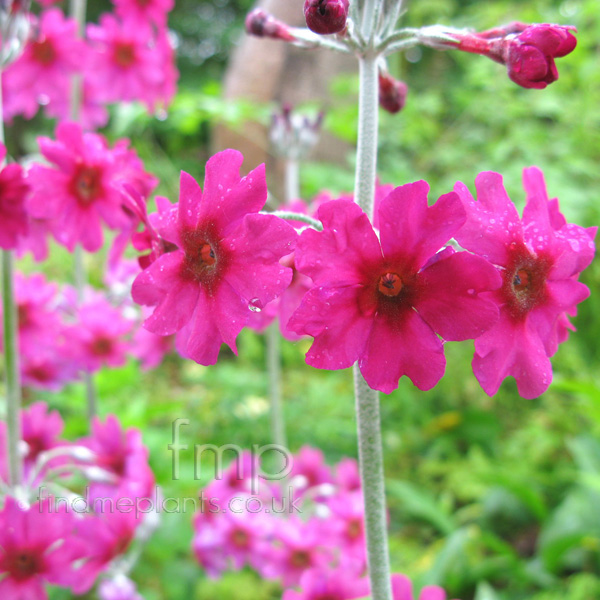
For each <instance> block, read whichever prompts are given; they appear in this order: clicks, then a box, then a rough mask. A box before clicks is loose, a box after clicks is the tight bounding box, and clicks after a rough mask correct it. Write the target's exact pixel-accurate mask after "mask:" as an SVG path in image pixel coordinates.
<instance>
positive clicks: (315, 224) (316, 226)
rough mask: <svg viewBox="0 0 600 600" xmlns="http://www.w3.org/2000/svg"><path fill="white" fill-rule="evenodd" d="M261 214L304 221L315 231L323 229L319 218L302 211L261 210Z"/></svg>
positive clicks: (287, 219)
mask: <svg viewBox="0 0 600 600" xmlns="http://www.w3.org/2000/svg"><path fill="white" fill-rule="evenodd" d="M261 214H263V215H275V216H276V217H279V218H280V219H285V220H286V221H299V222H300V223H306V224H307V225H310V226H311V227H312V228H313V229H316V230H317V231H323V224H322V223H321V221H319V219H314V218H313V217H309V216H308V215H304V214H302V213H296V212H292V211H291V210H274V211H272V212H267V211H265V212H262V213H261Z"/></svg>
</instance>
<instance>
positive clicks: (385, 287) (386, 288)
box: [377, 273, 403, 297]
mask: <svg viewBox="0 0 600 600" xmlns="http://www.w3.org/2000/svg"><path fill="white" fill-rule="evenodd" d="M402 287H403V286H402V279H401V278H400V275H398V274H397V273H385V274H383V275H382V276H381V277H380V278H379V284H378V286H377V289H378V290H379V293H381V294H383V295H384V296H388V297H394V296H397V295H398V294H399V293H400V292H401V291H402Z"/></svg>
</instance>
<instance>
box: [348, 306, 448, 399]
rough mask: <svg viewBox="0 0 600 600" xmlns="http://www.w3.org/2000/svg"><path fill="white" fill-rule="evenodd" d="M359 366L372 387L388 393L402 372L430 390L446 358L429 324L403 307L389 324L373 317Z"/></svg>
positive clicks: (442, 369) (441, 371)
mask: <svg viewBox="0 0 600 600" xmlns="http://www.w3.org/2000/svg"><path fill="white" fill-rule="evenodd" d="M359 366H360V372H361V373H362V374H363V377H364V378H365V380H366V382H367V383H368V384H369V386H370V387H371V388H372V389H374V390H379V391H380V392H384V393H385V394H389V393H391V392H392V391H393V390H395V389H396V388H397V387H398V381H399V380H400V377H402V376H403V375H406V376H407V377H408V378H409V379H411V381H412V382H413V383H414V384H415V385H416V386H417V387H418V388H419V389H421V390H429V389H431V388H432V387H434V386H435V385H436V384H437V382H438V381H439V380H440V379H441V378H442V376H443V374H444V371H445V369H446V359H445V357H444V349H443V345H442V342H441V340H440V339H439V338H438V337H437V335H435V333H434V332H433V331H432V329H431V327H429V325H427V323H425V321H423V319H422V318H421V317H420V316H419V315H418V314H417V313H416V312H415V311H414V310H407V311H404V313H403V318H402V320H401V321H398V322H394V323H393V324H391V323H390V322H389V321H388V320H387V319H385V318H382V317H376V318H375V320H374V322H373V328H372V329H371V333H370V334H369V339H368V342H367V347H366V350H365V352H364V354H363V355H362V356H361V357H360V360H359Z"/></svg>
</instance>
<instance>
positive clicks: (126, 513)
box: [73, 503, 140, 595]
mask: <svg viewBox="0 0 600 600" xmlns="http://www.w3.org/2000/svg"><path fill="white" fill-rule="evenodd" d="M133 506H134V503H132V504H130V505H123V506H122V507H121V508H122V510H119V506H118V505H115V508H114V509H113V510H111V511H106V512H103V513H102V514H99V515H93V516H92V515H90V516H86V517H85V518H84V519H83V520H81V521H80V522H79V523H78V525H77V533H78V535H79V536H80V537H81V538H82V539H83V540H85V561H84V562H83V565H82V566H81V567H80V568H79V569H78V571H77V581H76V583H75V585H74V586H73V591H74V592H75V593H76V594H78V595H79V594H83V593H85V592H87V591H88V590H89V589H90V588H91V587H92V586H93V585H94V582H95V581H96V579H97V577H98V575H100V573H102V572H103V571H105V570H106V569H107V568H108V567H109V566H110V563H111V562H112V561H113V560H114V559H115V558H117V557H118V556H120V555H121V554H124V553H125V552H126V551H127V549H128V548H129V546H130V544H131V542H132V541H133V538H134V535H135V531H136V529H137V527H138V526H139V525H140V521H139V520H138V518H136V514H135V510H134V508H133Z"/></svg>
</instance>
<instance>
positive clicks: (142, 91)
mask: <svg viewBox="0 0 600 600" xmlns="http://www.w3.org/2000/svg"><path fill="white" fill-rule="evenodd" d="M87 33H88V39H89V44H90V48H91V55H90V67H89V68H90V69H91V71H92V72H93V73H94V86H95V90H96V92H97V94H98V99H99V100H101V101H102V102H109V103H110V102H121V101H136V100H137V101H140V102H144V103H145V104H146V105H147V107H148V109H149V110H154V108H155V106H156V105H157V104H159V103H164V102H166V101H167V100H168V99H170V95H171V94H172V91H173V89H172V75H173V73H172V70H173V69H174V67H171V69H170V70H169V69H166V68H165V67H166V64H165V63H166V62H172V58H173V56H172V51H171V49H170V46H168V47H167V46H166V45H165V43H164V40H162V39H161V40H159V39H158V38H157V37H156V36H155V35H154V32H153V29H152V27H151V26H150V24H148V23H146V22H143V21H138V20H133V19H127V20H123V21H120V20H119V19H117V18H116V17H114V16H113V15H110V14H105V15H103V16H102V17H101V18H100V25H88V28H87ZM167 54H168V56H167Z"/></svg>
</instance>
